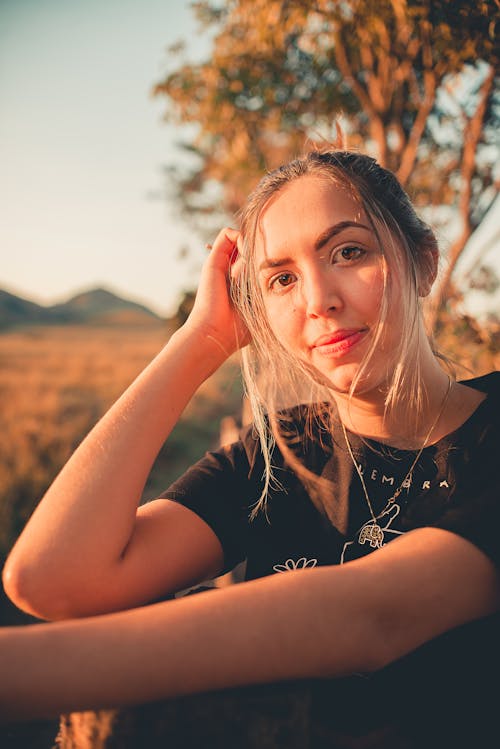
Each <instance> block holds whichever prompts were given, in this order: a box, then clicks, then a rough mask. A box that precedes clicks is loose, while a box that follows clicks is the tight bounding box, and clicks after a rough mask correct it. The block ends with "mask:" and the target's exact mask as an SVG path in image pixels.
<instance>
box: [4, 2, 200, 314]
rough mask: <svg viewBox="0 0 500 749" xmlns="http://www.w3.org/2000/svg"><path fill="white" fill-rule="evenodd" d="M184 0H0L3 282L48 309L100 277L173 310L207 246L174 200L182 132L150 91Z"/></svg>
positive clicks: (194, 39) (183, 21) (195, 38)
mask: <svg viewBox="0 0 500 749" xmlns="http://www.w3.org/2000/svg"><path fill="white" fill-rule="evenodd" d="M179 38H182V39H186V40H187V41H188V44H189V56H190V58H194V57H195V56H197V55H206V54H207V53H208V50H209V48H210V47H209V40H208V39H207V37H206V35H205V36H200V35H199V31H198V27H197V24H196V22H195V19H194V16H193V13H192V11H191V10H190V7H189V2H188V1H187V0H0V110H1V112H0V164H1V170H0V247H1V264H0V288H5V289H7V290H9V291H13V292H14V293H19V294H21V295H24V296H27V297H28V298H31V299H34V300H36V301H39V302H42V303H52V302H54V301H60V300H61V299H64V298H66V297H68V296H70V295H71V294H72V293H74V292H76V291H79V290H81V289H83V288H86V287H89V286H94V285H105V286H107V287H109V288H111V289H114V290H116V291H117V292H118V293H122V294H125V295H128V296H131V297H133V298H135V299H138V300H139V301H143V302H145V303H147V304H149V305H150V306H152V307H153V308H154V309H155V310H157V311H159V312H160V313H169V312H170V311H172V309H173V306H174V305H175V304H176V302H177V299H178V294H179V292H180V290H181V289H183V288H186V287H191V286H192V285H193V283H194V282H195V281H196V278H195V276H196V268H197V267H198V263H197V262H196V260H195V259H194V260H193V262H192V263H191V267H189V265H188V264H179V263H176V260H175V258H176V254H177V252H178V250H179V248H180V247H182V246H183V245H187V246H190V247H192V248H193V250H194V253H195V256H196V253H197V252H198V247H199V254H200V262H201V259H202V257H203V253H204V249H203V243H202V241H201V239H200V238H199V237H198V236H196V235H192V234H191V232H190V231H189V229H188V226H187V225H186V224H185V223H184V222H183V221H181V220H179V219H177V218H176V216H175V210H174V209H173V208H172V207H171V206H169V204H168V202H167V200H166V199H164V200H162V199H159V198H157V199H156V200H151V194H154V193H156V194H157V195H158V194H159V193H161V192H162V191H164V188H165V176H164V174H163V173H162V166H163V165H165V164H167V163H171V162H173V161H175V160H177V159H180V158H181V157H180V155H179V152H178V151H176V150H175V148H174V145H173V144H174V140H175V138H176V137H178V136H179V132H178V131H176V130H175V128H174V127H173V126H170V125H166V124H165V123H164V122H163V121H162V115H163V112H164V109H165V101H163V100H161V99H153V98H152V97H151V89H152V87H153V85H154V84H155V83H156V82H158V81H159V80H160V79H161V77H162V74H163V73H164V72H165V71H166V70H167V66H168V65H170V66H172V65H173V64H175V61H174V59H173V58H170V57H169V56H168V55H167V51H166V50H167V48H168V46H169V45H170V44H172V43H173V42H174V41H176V40H178V39H179Z"/></svg>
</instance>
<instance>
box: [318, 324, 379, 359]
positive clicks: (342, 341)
mask: <svg viewBox="0 0 500 749" xmlns="http://www.w3.org/2000/svg"><path fill="white" fill-rule="evenodd" d="M366 333H367V328H346V329H342V330H336V331H335V332H333V333H326V335H322V336H320V337H319V338H317V339H316V340H315V341H314V343H313V344H312V346H311V348H312V349H314V350H315V351H317V352H318V353H319V354H323V355H325V356H335V355H337V356H338V355H340V356H341V355H342V354H345V353H347V352H348V351H350V350H351V349H352V348H353V346H355V345H356V344H357V343H358V341H360V340H361V339H362V338H363V337H364V336H365V334H366Z"/></svg>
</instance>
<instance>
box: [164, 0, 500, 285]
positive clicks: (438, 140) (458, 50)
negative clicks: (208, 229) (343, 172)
mask: <svg viewBox="0 0 500 749" xmlns="http://www.w3.org/2000/svg"><path fill="white" fill-rule="evenodd" d="M194 9H195V11H196V13H197V16H198V19H199V21H200V23H201V24H202V25H203V26H204V27H205V28H207V29H209V28H211V29H215V32H216V33H215V36H214V41H213V54H212V56H211V59H210V60H209V61H206V62H204V63H201V64H196V65H194V64H189V63H188V62H184V63H182V64H181V65H180V66H179V67H178V68H177V69H176V70H174V71H173V72H171V73H170V74H169V75H167V77H166V78H165V80H164V81H163V82H161V83H160V84H158V85H157V86H156V89H155V91H156V93H157V94H158V95H165V96H166V97H167V98H168V109H167V116H168V117H169V118H170V119H172V120H173V121H175V122H178V123H183V124H185V123H194V124H195V125H196V126H197V133H196V135H195V138H194V142H193V143H192V144H190V146H189V148H190V150H191V152H192V153H193V154H194V155H195V156H196V159H197V161H196V166H195V168H194V169H193V170H192V171H191V172H189V173H187V174H184V175H182V176H181V177H180V179H179V183H178V187H179V195H180V196H181V200H182V202H183V206H184V209H185V210H187V211H188V212H191V213H193V212H197V213H198V214H200V213H201V214H203V215H205V216H206V215H207V214H210V212H212V211H213V210H214V207H215V208H218V209H221V208H222V209H223V210H225V211H227V212H229V213H231V214H234V213H235V212H236V211H237V210H238V208H239V207H240V206H241V204H242V202H243V200H244V197H245V195H246V194H247V193H248V191H249V190H250V189H251V188H252V187H253V186H254V184H255V182H256V180H257V178H258V177H259V176H260V175H261V174H262V172H263V171H264V170H265V169H269V168H273V167H274V166H276V165H277V164H279V163H281V162H283V161H284V160H287V159H288V158H290V157H291V156H293V155H295V154H297V153H298V152H300V151H302V150H303V147H304V144H305V142H306V140H307V139H309V140H315V139H318V137H319V138H320V137H321V136H323V137H324V138H326V139H331V138H332V123H333V124H334V125H335V123H339V124H340V125H341V127H342V129H343V131H344V132H345V135H346V139H347V144H348V146H349V147H354V148H362V149H363V150H367V151H368V152H371V153H373V154H374V155H375V156H377V158H378V159H379V161H380V162H381V163H382V164H383V165H384V166H387V167H388V168H390V169H392V170H393V171H394V172H396V173H397V175H398V177H399V178H400V180H401V182H402V183H403V184H404V185H405V186H406V187H407V189H408V190H409V192H410V193H411V194H412V197H413V198H414V199H415V200H416V201H417V203H418V204H420V205H422V206H424V205H425V206H432V205H434V206H436V205H442V204H446V205H448V206H450V207H453V208H454V209H455V211H458V215H459V220H460V223H461V231H460V233H459V236H458V237H457V239H456V240H455V242H454V244H453V246H452V247H451V248H450V250H449V263H448V271H447V273H446V274H445V276H444V277H443V281H442V282H441V289H440V296H442V294H443V292H444V291H445V287H446V286H447V285H448V284H449V282H450V276H451V272H452V270H453V267H454V265H455V263H456V261H457V259H458V257H459V255H460V253H461V251H462V250H463V247H464V246H465V243H466V241H467V239H468V237H469V236H470V234H471V232H472V231H473V229H474V228H475V226H476V225H477V224H478V223H479V221H480V219H481V217H482V213H483V212H484V209H485V206H484V205H483V203H482V201H481V199H480V196H481V195H484V194H485V193H486V194H488V190H489V192H490V193H491V192H492V189H491V188H493V190H496V189H498V184H497V183H495V175H494V166H495V161H496V160H497V159H498V143H496V145H495V142H494V131H495V128H494V125H498V122H499V120H500V102H499V92H498V85H495V76H496V75H497V74H498V70H499V60H500V54H499V46H498V41H497V39H496V36H495V31H496V24H497V20H498V11H499V9H500V4H499V0H485V1H484V2H477V3H470V2H468V1H467V2H466V1H465V0H432V1H431V0H427V1H420V2H416V1H415V0H343V1H342V2H340V1H338V2H334V1H332V0H316V2H310V0H228V1H227V2H226V3H225V4H224V5H222V6H217V5H215V4H214V3H213V2H210V1H209V0H204V1H202V2H197V3H195V4H194ZM464 81H466V82H467V85H464ZM450 102H453V105H454V106H453V107H452V109H453V112H454V113H453V114H450V106H451V105H450ZM445 125H446V127H445ZM447 131H448V132H449V139H448V141H447V142H446V143H443V133H446V132H447ZM482 146H484V147H483V148H481V147H482ZM486 146H487V147H489V149H490V150H489V152H487V150H486ZM485 155H486V156H485ZM497 180H498V178H497ZM214 186H216V187H217V188H218V189H217V191H216V193H215V194H216V201H215V203H214V201H213V200H211V195H212V194H213V193H212V192H211V189H210V188H213V187H214ZM493 186H494V187H493ZM490 198H491V195H490Z"/></svg>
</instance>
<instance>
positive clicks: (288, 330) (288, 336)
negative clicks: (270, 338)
mask: <svg viewBox="0 0 500 749" xmlns="http://www.w3.org/2000/svg"><path fill="white" fill-rule="evenodd" d="M283 302H284V300H283V299H282V298H280V299H275V298H272V297H271V298H270V299H269V300H268V301H265V302H264V308H265V311H266V316H267V320H268V323H269V327H270V328H271V330H272V331H273V333H274V335H275V336H276V338H277V339H278V340H279V341H280V342H281V343H283V344H285V343H286V344H288V345H290V344H291V343H293V341H294V340H296V334H297V330H298V329H299V327H300V320H299V319H298V318H299V315H298V310H297V307H296V305H295V304H294V303H293V301H292V300H291V299H290V300H289V301H287V303H283Z"/></svg>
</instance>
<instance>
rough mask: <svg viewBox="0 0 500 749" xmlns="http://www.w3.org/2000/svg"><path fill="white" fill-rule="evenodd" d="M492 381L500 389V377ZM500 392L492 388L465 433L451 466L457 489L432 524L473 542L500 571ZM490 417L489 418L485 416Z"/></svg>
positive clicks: (450, 460) (451, 455)
mask: <svg viewBox="0 0 500 749" xmlns="http://www.w3.org/2000/svg"><path fill="white" fill-rule="evenodd" d="M495 374H496V377H495V378H492V377H491V376H490V378H489V379H491V380H492V381H493V383H494V384H496V385H497V386H498V384H500V383H498V380H499V377H498V375H497V373H495ZM499 391H500V388H498V387H495V388H492V391H491V392H490V393H489V395H488V399H487V401H485V402H484V404H483V412H482V413H483V415H482V417H481V418H479V415H477V418H473V419H472V420H471V424H470V426H469V428H468V429H466V430H463V431H462V437H461V440H460V442H461V444H459V445H456V447H458V448H459V449H458V451H456V452H457V454H458V455H459V456H460V457H459V458H458V459H456V460H455V457H454V451H453V450H452V451H451V453H450V455H449V463H450V466H451V471H452V474H454V475H453V479H452V480H453V481H454V484H455V488H454V490H453V491H452V493H451V495H450V496H449V498H448V499H447V501H446V502H444V503H443V512H442V513H441V514H440V515H439V517H437V518H436V521H435V522H433V523H431V525H434V526H436V527H439V528H444V529H445V530H449V531H452V532H453V533H457V534H458V535H460V536H462V537H463V538H466V539H467V540H469V541H471V542H472V543H473V544H474V545H475V546H477V547H478V548H479V549H481V550H482V551H483V552H484V553H485V554H486V555H487V556H489V557H490V559H491V560H492V561H493V563H494V564H495V565H496V566H497V567H498V568H500V541H499V529H500V465H499V464H500V398H499ZM484 414H486V416H485V415H484Z"/></svg>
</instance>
